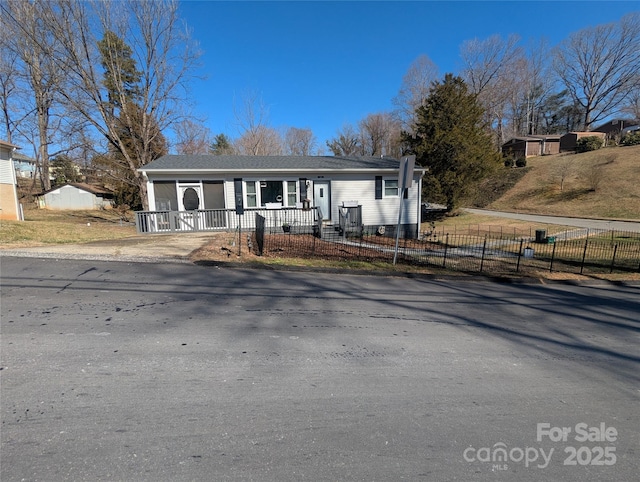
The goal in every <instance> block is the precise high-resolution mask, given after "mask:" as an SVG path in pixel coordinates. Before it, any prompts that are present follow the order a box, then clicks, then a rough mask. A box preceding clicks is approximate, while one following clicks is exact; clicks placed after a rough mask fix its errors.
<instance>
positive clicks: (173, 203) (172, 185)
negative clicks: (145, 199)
mask: <svg viewBox="0 0 640 482" xmlns="http://www.w3.org/2000/svg"><path fill="white" fill-rule="evenodd" d="M153 192H154V193H155V198H156V210H157V211H172V210H173V211H177V210H178V192H177V190H176V182H175V181H153Z"/></svg>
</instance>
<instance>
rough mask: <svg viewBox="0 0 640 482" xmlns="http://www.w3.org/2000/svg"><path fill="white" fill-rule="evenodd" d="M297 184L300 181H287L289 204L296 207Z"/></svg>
mask: <svg viewBox="0 0 640 482" xmlns="http://www.w3.org/2000/svg"><path fill="white" fill-rule="evenodd" d="M297 185H298V183H297V182H296V181H287V206H291V207H294V206H295V205H296V202H297V201H298V199H297V192H296V187H297Z"/></svg>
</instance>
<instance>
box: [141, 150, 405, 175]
mask: <svg viewBox="0 0 640 482" xmlns="http://www.w3.org/2000/svg"><path fill="white" fill-rule="evenodd" d="M398 167H399V161H398V160H397V159H393V158H390V157H383V158H380V157H334V156H213V155H174V154H170V155H166V156H162V157H161V158H159V159H156V160H155V161H153V162H150V163H149V164H147V165H146V166H144V167H142V168H140V170H141V171H152V170H158V171H161V170H184V171H201V170H220V171H262V170H296V171H312V170H350V169H353V170H369V169H398Z"/></svg>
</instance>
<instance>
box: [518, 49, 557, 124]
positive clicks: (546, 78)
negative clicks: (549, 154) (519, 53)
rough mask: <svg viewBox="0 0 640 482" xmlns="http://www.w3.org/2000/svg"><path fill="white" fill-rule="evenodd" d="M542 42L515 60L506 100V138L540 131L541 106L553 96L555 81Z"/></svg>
mask: <svg viewBox="0 0 640 482" xmlns="http://www.w3.org/2000/svg"><path fill="white" fill-rule="evenodd" d="M548 51H549V49H548V48H547V46H546V42H545V41H544V40H541V41H539V42H538V43H535V44H532V45H530V46H529V48H528V52H527V55H526V57H524V56H523V57H522V58H521V59H520V60H516V64H515V65H516V69H515V71H514V75H515V77H514V78H513V79H512V81H513V84H514V85H513V87H514V88H513V89H511V91H510V94H511V95H512V97H511V99H510V101H509V104H510V105H509V113H510V120H509V125H508V129H509V130H510V132H509V135H510V136H513V135H521V136H522V135H534V134H538V133H539V131H540V130H541V129H542V123H543V122H542V121H543V114H544V113H543V106H544V105H545V103H546V102H547V100H548V99H549V97H550V96H551V95H552V92H553V88H554V79H553V76H552V75H550V72H549V71H550V62H549V61H548V57H549V56H548Z"/></svg>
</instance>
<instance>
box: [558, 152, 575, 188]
mask: <svg viewBox="0 0 640 482" xmlns="http://www.w3.org/2000/svg"><path fill="white" fill-rule="evenodd" d="M554 171H555V175H556V176H557V178H558V180H559V181H560V191H563V190H564V185H565V183H566V181H567V179H569V177H570V176H571V175H573V173H574V171H575V155H573V154H565V155H563V156H561V157H560V158H559V159H558V161H557V163H556V165H555V168H554Z"/></svg>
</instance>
